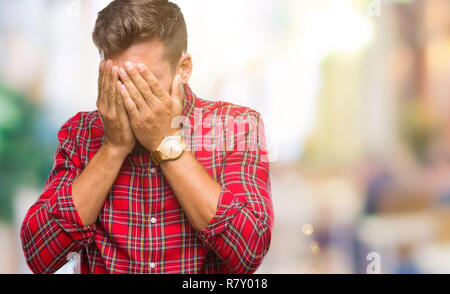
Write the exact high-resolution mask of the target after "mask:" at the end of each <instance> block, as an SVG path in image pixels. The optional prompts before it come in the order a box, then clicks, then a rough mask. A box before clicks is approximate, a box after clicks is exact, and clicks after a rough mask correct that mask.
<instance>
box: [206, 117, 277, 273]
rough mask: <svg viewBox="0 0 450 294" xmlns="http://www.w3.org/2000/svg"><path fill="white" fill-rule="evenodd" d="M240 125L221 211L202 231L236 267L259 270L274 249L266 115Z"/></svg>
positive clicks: (227, 167)
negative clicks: (272, 246)
mask: <svg viewBox="0 0 450 294" xmlns="http://www.w3.org/2000/svg"><path fill="white" fill-rule="evenodd" d="M235 125H236V128H235V132H234V134H235V136H234V148H232V149H233V150H232V151H230V152H228V153H227V156H226V160H225V162H224V168H223V172H222V174H221V178H220V182H221V185H222V190H221V193H220V198H219V204H218V208H217V212H216V215H215V216H214V218H213V219H212V220H211V222H210V223H209V225H208V227H207V228H206V229H204V230H202V231H200V232H198V235H199V238H200V239H201V240H202V242H203V243H204V244H205V245H206V246H208V247H209V248H210V249H211V250H212V251H213V252H215V253H216V255H217V256H218V257H219V258H220V259H221V260H222V261H224V262H225V263H226V264H227V265H228V267H229V269H230V271H231V272H232V273H237V274H246V273H253V272H255V271H256V269H257V268H258V267H259V265H260V264H261V262H262V260H263V258H264V256H265V255H266V253H267V251H268V250H269V246H270V240H271V231H272V226H273V218H274V215H273V205H272V199H271V187H270V186H271V184H270V169H269V166H270V165H269V160H268V152H267V145H266V140H265V133H264V124H263V121H262V120H261V119H260V115H259V114H258V113H256V112H250V113H247V115H244V116H242V117H241V118H240V119H239V120H237V121H236V122H235ZM227 150H229V149H228V148H227Z"/></svg>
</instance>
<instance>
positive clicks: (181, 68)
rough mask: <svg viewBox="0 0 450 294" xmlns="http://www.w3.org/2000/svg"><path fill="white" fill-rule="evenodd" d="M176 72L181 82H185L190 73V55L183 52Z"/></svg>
mask: <svg viewBox="0 0 450 294" xmlns="http://www.w3.org/2000/svg"><path fill="white" fill-rule="evenodd" d="M177 73H179V74H180V75H181V83H182V84H187V83H188V82H189V79H190V78H191V74H192V57H191V55H190V54H189V53H185V54H184V55H183V56H182V57H181V59H180V62H178V66H177Z"/></svg>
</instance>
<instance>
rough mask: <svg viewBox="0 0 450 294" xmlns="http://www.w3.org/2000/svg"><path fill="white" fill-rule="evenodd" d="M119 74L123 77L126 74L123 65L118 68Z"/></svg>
mask: <svg viewBox="0 0 450 294" xmlns="http://www.w3.org/2000/svg"><path fill="white" fill-rule="evenodd" d="M119 74H120V75H121V76H123V77H125V76H126V75H127V73H126V72H125V69H123V67H121V68H120V70H119Z"/></svg>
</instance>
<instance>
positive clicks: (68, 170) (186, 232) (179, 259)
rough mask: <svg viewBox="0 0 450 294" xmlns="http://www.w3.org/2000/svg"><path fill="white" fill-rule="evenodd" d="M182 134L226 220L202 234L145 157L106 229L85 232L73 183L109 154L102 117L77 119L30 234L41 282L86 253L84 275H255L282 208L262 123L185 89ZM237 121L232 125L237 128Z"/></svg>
mask: <svg viewBox="0 0 450 294" xmlns="http://www.w3.org/2000/svg"><path fill="white" fill-rule="evenodd" d="M185 90H186V91H185V92H186V98H185V104H184V112H183V116H182V117H183V118H182V121H181V122H182V123H183V125H182V126H183V127H182V134H183V136H184V138H185V141H186V143H187V146H188V147H187V148H188V150H190V151H191V152H192V153H193V154H194V156H195V157H196V159H197V160H198V161H199V162H200V164H202V166H204V167H205V169H206V170H207V171H208V173H209V174H210V175H211V177H212V178H213V179H214V180H215V181H217V182H218V183H220V184H221V186H222V190H221V194H220V198H219V205H218V210H217V213H216V215H215V216H214V218H213V219H212V220H211V222H210V223H209V225H208V227H207V228H206V229H204V230H202V231H196V230H194V229H193V227H192V226H191V224H190V223H189V220H188V218H187V217H186V214H185V213H184V211H183V209H182V208H181V206H180V204H179V203H178V201H177V198H176V195H175V194H174V193H173V192H172V190H171V188H170V186H169V184H168V183H167V181H166V180H165V178H164V175H163V173H162V172H161V169H160V168H159V167H158V166H156V165H155V164H153V162H152V161H151V159H150V157H149V154H148V152H146V151H145V150H144V149H143V148H142V147H136V148H135V150H134V151H133V152H132V153H130V155H129V156H128V157H127V158H126V160H125V161H124V163H123V165H122V168H121V170H120V172H119V175H118V176H117V179H116V181H115V183H114V185H113V187H112V189H111V191H110V193H109V195H108V197H107V199H106V201H105V204H104V206H103V208H102V210H101V212H100V215H99V218H98V220H97V222H96V223H95V224H94V225H92V226H84V225H83V223H82V221H81V219H80V216H79V215H78V213H77V211H76V209H75V207H74V204H73V201H72V197H71V193H72V182H73V181H74V179H76V177H77V176H78V175H79V174H80V173H81V172H82V171H83V169H84V168H85V167H86V165H87V164H88V162H89V160H90V159H91V158H92V157H93V156H94V155H95V154H96V152H97V151H98V150H99V148H100V146H101V145H102V138H103V127H102V122H101V119H100V117H99V114H98V111H93V112H82V113H78V114H77V115H76V116H75V117H73V118H71V119H70V120H68V121H67V122H66V123H65V124H64V125H63V126H62V128H61V130H60V131H59V134H58V139H59V146H58V148H57V151H56V153H55V158H54V165H53V168H52V171H51V174H50V176H49V178H48V180H47V182H46V183H45V187H44V190H43V192H42V194H41V196H40V197H39V199H38V200H37V202H36V203H35V204H34V205H33V206H32V207H31V208H30V210H29V211H28V213H27V215H26V217H25V219H24V222H23V224H22V228H21V238H22V246H23V250H24V254H25V257H26V260H27V263H28V265H29V266H30V268H31V270H32V271H33V272H35V273H53V272H55V271H56V270H58V269H59V268H60V267H61V266H62V265H64V264H65V263H66V262H67V257H68V255H69V253H72V252H79V254H80V262H81V265H80V270H81V273H253V272H255V271H256V269H257V268H258V266H259V265H260V264H261V262H262V259H263V257H264V256H265V254H266V253H267V251H268V249H269V244H270V238H271V230H272V225H273V208H272V200H271V189H270V175H269V162H268V155H267V150H266V143H265V134H264V125H263V122H262V121H261V120H260V114H259V113H257V112H256V111H254V110H251V109H249V108H246V107H243V106H238V105H234V104H231V103H226V102H220V101H219V102H212V101H207V100H202V99H200V98H198V97H196V95H195V94H194V93H193V92H192V90H191V89H190V87H189V86H188V85H185ZM230 118H231V119H230Z"/></svg>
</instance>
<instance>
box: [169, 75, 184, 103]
mask: <svg viewBox="0 0 450 294" xmlns="http://www.w3.org/2000/svg"><path fill="white" fill-rule="evenodd" d="M171 97H172V99H173V100H176V101H178V102H179V103H180V105H183V102H184V101H183V98H184V97H183V91H182V84H181V75H180V74H176V75H175V78H174V79H173V82H172V93H171Z"/></svg>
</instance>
